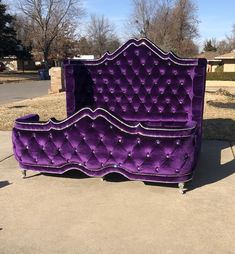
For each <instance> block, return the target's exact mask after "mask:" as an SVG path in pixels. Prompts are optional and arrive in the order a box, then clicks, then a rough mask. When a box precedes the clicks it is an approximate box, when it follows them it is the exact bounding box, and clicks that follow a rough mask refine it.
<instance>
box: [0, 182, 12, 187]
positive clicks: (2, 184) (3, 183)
mask: <svg viewBox="0 0 235 254" xmlns="http://www.w3.org/2000/svg"><path fill="white" fill-rule="evenodd" d="M10 184H11V183H9V182H8V181H0V188H3V187H6V186H8V185H10Z"/></svg>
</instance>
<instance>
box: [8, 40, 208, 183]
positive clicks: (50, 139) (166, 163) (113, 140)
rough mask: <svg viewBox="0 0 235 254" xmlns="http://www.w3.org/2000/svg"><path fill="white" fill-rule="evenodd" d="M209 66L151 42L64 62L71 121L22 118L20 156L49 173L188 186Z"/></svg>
mask: <svg viewBox="0 0 235 254" xmlns="http://www.w3.org/2000/svg"><path fill="white" fill-rule="evenodd" d="M205 67H206V63H205V61H204V60H202V59H201V60H200V59H199V60H198V59H179V58H177V57H176V56H174V55H173V54H171V53H168V54H165V53H163V52H162V51H160V50H159V49H158V48H156V47H155V46H154V45H153V44H152V43H151V42H149V41H148V40H145V39H142V40H139V41H136V40H130V41H129V42H127V43H126V44H124V45H123V46H122V47H121V48H119V49H118V50H117V51H116V52H115V53H114V54H106V55H105V56H104V57H102V58H101V59H99V60H94V61H83V62H81V61H75V60H70V61H65V81H66V82H65V83H66V96H67V112H68V118H67V119H66V120H64V121H62V122H56V123H55V122H53V121H49V122H47V123H44V124H42V123H39V117H38V116H37V115H29V116H25V117H23V118H20V119H17V120H16V123H15V127H14V129H13V147H14V153H15V157H16V159H17V160H18V161H19V163H20V165H21V167H22V168H25V169H33V170H38V171H43V172H55V173H63V172H65V171H66V170H69V169H71V168H77V169H79V170H81V171H83V172H85V173H86V174H88V175H91V176H103V175H105V174H107V173H110V172H119V173H121V174H123V175H125V176H127V177H128V178H130V179H140V180H146V181H162V182H180V181H186V180H188V179H190V178H191V177H192V173H193V169H194V167H195V164H196V161H197V156H198V152H199V150H200V140H201V122H202V112H203V97H204V84H205Z"/></svg>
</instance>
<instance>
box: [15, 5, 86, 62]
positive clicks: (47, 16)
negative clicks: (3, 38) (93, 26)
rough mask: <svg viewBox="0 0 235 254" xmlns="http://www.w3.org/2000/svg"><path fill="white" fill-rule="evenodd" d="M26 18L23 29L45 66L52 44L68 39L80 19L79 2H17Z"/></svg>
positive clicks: (80, 9)
mask: <svg viewBox="0 0 235 254" xmlns="http://www.w3.org/2000/svg"><path fill="white" fill-rule="evenodd" d="M19 1H20V10H21V11H22V14H23V15H24V16H25V17H27V18H28V24H26V27H25V29H26V30H27V31H28V32H29V33H30V34H31V38H32V44H33V47H34V49H36V50H38V51H41V52H42V54H43V58H44V61H45V63H46V65H47V62H48V56H49V54H50V51H51V48H52V45H53V42H54V41H55V40H56V39H58V38H61V37H68V36H69V35H71V34H72V33H73V32H74V30H75V25H76V24H77V20H78V18H79V17H81V14H82V8H81V5H80V0H19Z"/></svg>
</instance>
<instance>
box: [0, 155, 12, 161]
mask: <svg viewBox="0 0 235 254" xmlns="http://www.w3.org/2000/svg"><path fill="white" fill-rule="evenodd" d="M13 155H14V154H10V155H9V156H7V157H5V158H3V159H1V160H0V163H1V162H3V161H5V160H7V159H9V158H11V157H12V156H13Z"/></svg>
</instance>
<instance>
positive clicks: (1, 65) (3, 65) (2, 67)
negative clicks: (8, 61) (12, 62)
mask: <svg viewBox="0 0 235 254" xmlns="http://www.w3.org/2000/svg"><path fill="white" fill-rule="evenodd" d="M5 70H6V67H5V64H4V63H3V62H0V71H5Z"/></svg>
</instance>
